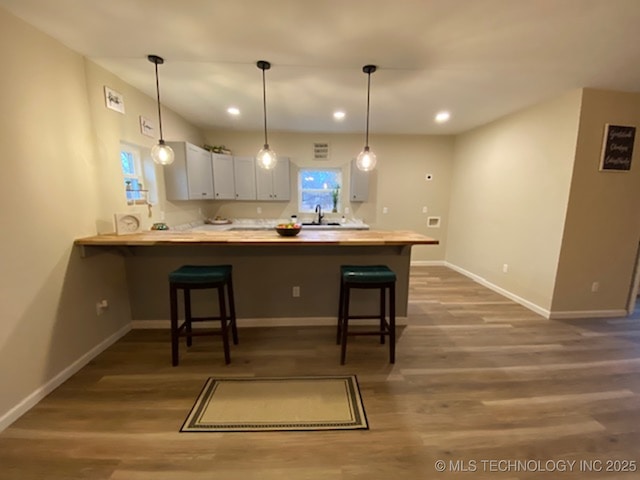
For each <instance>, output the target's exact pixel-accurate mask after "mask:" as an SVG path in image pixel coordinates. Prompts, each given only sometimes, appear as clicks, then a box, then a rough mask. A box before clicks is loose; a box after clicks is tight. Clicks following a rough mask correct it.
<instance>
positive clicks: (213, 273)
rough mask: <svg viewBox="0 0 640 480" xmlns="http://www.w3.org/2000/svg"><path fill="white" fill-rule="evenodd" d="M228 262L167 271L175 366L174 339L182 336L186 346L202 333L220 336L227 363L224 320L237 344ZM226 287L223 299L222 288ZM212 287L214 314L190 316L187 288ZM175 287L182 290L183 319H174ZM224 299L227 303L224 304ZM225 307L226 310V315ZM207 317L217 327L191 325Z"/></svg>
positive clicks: (176, 359) (231, 283)
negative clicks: (216, 311) (215, 300)
mask: <svg viewBox="0 0 640 480" xmlns="http://www.w3.org/2000/svg"><path fill="white" fill-rule="evenodd" d="M231 273H232V267H231V265H213V266H212V265H183V266H182V267H180V268H178V269H177V270H174V271H173V272H171V273H170V274H169V299H170V304H171V363H172V365H173V366H174V367H175V366H177V365H178V361H179V360H178V340H179V338H180V337H186V339H187V346H188V347H190V346H191V344H192V337H198V336H205V335H221V336H222V345H223V348H224V361H225V363H226V364H229V363H230V362H231V355H230V353H229V331H228V327H227V322H229V323H230V324H231V331H232V334H233V343H234V344H236V345H237V344H238V328H237V326H236V309H235V304H234V300H233V282H232V278H231ZM225 287H226V289H227V298H226V299H225V294H224V290H225ZM207 288H215V289H217V290H218V307H219V313H220V315H219V316H217V317H193V316H192V315H191V290H201V289H207ZM178 290H183V292H184V313H185V315H184V321H183V322H182V323H181V324H179V322H178ZM227 301H228V304H227ZM227 307H228V311H229V313H228V314H227ZM211 320H218V321H220V327H221V328H220V329H219V330H217V329H196V330H194V329H193V328H192V324H193V323H194V322H205V321H211Z"/></svg>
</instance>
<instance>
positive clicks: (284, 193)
mask: <svg viewBox="0 0 640 480" xmlns="http://www.w3.org/2000/svg"><path fill="white" fill-rule="evenodd" d="M255 166H256V167H255V171H256V192H257V198H258V200H280V201H288V200H289V199H290V198H291V187H290V184H289V182H290V176H289V158H288V157H278V163H276V167H275V168H274V169H273V170H265V169H264V168H261V167H260V166H258V162H255Z"/></svg>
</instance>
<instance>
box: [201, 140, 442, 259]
mask: <svg viewBox="0 0 640 480" xmlns="http://www.w3.org/2000/svg"><path fill="white" fill-rule="evenodd" d="M314 142H328V143H329V144H330V146H331V160H329V161H322V162H319V161H314V160H313V159H312V153H313V143H314ZM362 142H363V136H362V135H339V134H303V133H280V132H273V133H270V134H269V144H270V145H271V147H272V148H273V149H274V150H275V151H276V152H277V153H278V155H281V156H288V157H290V159H291V163H292V167H291V174H292V177H291V192H292V199H291V201H290V202H288V203H283V202H273V203H269V202H235V201H233V202H212V203H211V206H210V207H209V208H208V210H207V212H208V213H209V214H211V215H221V216H225V217H246V218H288V217H289V215H291V214H292V213H296V212H297V210H298V208H297V196H296V195H297V172H298V169H299V168H300V167H309V166H318V167H340V168H342V172H343V173H342V175H343V184H344V187H345V188H343V189H342V192H341V193H342V201H341V204H342V205H343V207H345V206H346V207H349V208H350V209H351V213H350V214H349V215H352V216H354V217H357V218H361V219H363V220H364V222H365V223H367V224H369V225H371V227H372V228H375V229H381V230H399V229H402V230H414V231H416V232H419V233H423V234H425V235H428V236H430V237H433V238H437V239H438V240H440V245H439V246H428V247H427V246H422V247H414V248H413V252H412V261H425V260H443V259H444V251H445V246H446V240H447V239H446V232H447V222H448V218H447V212H448V210H449V188H450V181H451V171H452V170H451V158H452V151H453V137H450V136H439V137H433V136H432V137H427V136H410V135H372V136H371V139H370V144H371V148H372V149H373V150H374V151H375V152H376V154H377V156H378V165H377V167H376V169H375V170H374V171H373V172H371V181H370V184H369V201H368V202H364V203H351V202H348V186H349V164H350V161H351V159H353V158H355V156H356V155H357V154H358V152H359V151H360V150H361V149H362ZM206 143H208V144H212V145H220V144H222V145H225V146H226V147H227V148H230V149H231V150H232V152H233V153H234V155H243V156H244V155H255V154H256V152H257V150H258V149H259V148H260V147H261V146H262V143H264V142H263V139H262V133H260V132H254V133H253V132H231V131H210V132H207V133H206ZM427 173H430V174H432V175H433V177H434V178H433V180H432V181H429V182H427V181H425V174H427ZM258 206H260V207H261V208H262V214H257V213H256V208H257V207H258ZM423 206H426V207H427V208H428V213H427V214H424V213H422V207H423ZM384 207H387V208H388V213H387V214H383V213H382V210H383V208H384ZM338 216H339V215H338ZM428 216H439V217H441V219H442V224H441V227H440V228H428V227H427V217H428ZM327 218H329V216H328V217H327Z"/></svg>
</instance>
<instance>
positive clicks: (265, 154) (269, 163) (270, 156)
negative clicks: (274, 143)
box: [256, 143, 278, 170]
mask: <svg viewBox="0 0 640 480" xmlns="http://www.w3.org/2000/svg"><path fill="white" fill-rule="evenodd" d="M256 158H257V159H258V165H259V166H260V167H261V168H264V169H265V170H273V169H274V168H275V166H276V163H278V156H277V155H276V152H274V151H273V150H271V149H270V148H269V145H268V144H266V143H265V145H264V147H262V148H261V149H260V151H259V152H258V155H256Z"/></svg>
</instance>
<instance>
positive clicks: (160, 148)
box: [147, 55, 174, 165]
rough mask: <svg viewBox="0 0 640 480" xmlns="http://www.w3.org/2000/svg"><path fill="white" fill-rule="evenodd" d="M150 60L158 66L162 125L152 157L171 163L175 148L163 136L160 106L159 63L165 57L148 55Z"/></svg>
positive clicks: (158, 90)
mask: <svg viewBox="0 0 640 480" xmlns="http://www.w3.org/2000/svg"><path fill="white" fill-rule="evenodd" d="M147 58H148V59H149V61H150V62H151V63H153V64H155V66H156V93H157V94H158V124H159V127H160V140H159V141H158V144H157V145H154V146H153V148H152V149H151V158H153V161H154V162H156V163H157V164H159V165H170V164H172V163H173V158H174V153H173V149H172V148H171V147H170V146H169V145H167V144H165V143H164V139H163V138H162V110H161V108H160V82H159V81H158V65H162V64H163V63H164V58H162V57H159V56H157V55H149V56H147Z"/></svg>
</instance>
